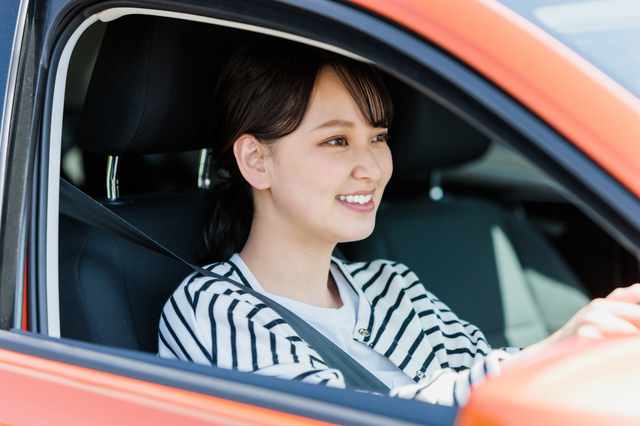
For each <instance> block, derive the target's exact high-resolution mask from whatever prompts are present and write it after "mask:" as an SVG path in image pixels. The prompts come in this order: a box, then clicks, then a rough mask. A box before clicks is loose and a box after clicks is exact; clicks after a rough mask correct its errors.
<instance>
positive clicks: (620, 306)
mask: <svg viewBox="0 0 640 426" xmlns="http://www.w3.org/2000/svg"><path fill="white" fill-rule="evenodd" d="M594 312H609V313H610V314H612V315H614V316H616V317H618V318H621V319H623V320H625V321H628V322H629V323H631V324H633V325H634V326H635V327H637V328H640V305H638V304H635V303H627V302H621V301H616V300H610V299H595V300H592V301H591V303H589V305H588V306H587V308H586V313H585V315H587V316H588V315H592V314H593V313H594Z"/></svg>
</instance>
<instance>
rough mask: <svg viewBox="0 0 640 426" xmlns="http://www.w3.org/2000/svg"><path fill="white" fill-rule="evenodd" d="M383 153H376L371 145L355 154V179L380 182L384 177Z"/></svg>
mask: <svg viewBox="0 0 640 426" xmlns="http://www.w3.org/2000/svg"><path fill="white" fill-rule="evenodd" d="M380 154H381V153H378V152H376V148H373V147H372V146H371V145H370V144H366V146H363V147H361V148H360V149H358V150H357V151H356V152H355V167H354V168H353V173H352V174H353V177H354V178H356V179H366V180H370V181H373V182H375V181H378V180H380V178H381V177H382V174H383V170H382V165H381V160H382V159H381V158H378V157H379V156H380Z"/></svg>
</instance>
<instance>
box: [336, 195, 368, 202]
mask: <svg viewBox="0 0 640 426" xmlns="http://www.w3.org/2000/svg"><path fill="white" fill-rule="evenodd" d="M336 198H338V199H340V200H342V201H346V202H347V203H353V204H367V203H368V202H369V201H371V194H369V195H338V196H337V197H336Z"/></svg>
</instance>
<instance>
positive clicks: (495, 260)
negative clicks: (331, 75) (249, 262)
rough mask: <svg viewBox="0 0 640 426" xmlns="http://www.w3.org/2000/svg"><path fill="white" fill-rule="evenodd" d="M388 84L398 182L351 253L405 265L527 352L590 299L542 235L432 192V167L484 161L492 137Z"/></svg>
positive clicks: (492, 335) (502, 213)
mask: <svg viewBox="0 0 640 426" xmlns="http://www.w3.org/2000/svg"><path fill="white" fill-rule="evenodd" d="M388 87H389V90H390V92H391V94H392V97H393V98H394V106H395V108H396V112H395V114H394V124H393V126H392V128H391V131H390V134H391V150H392V153H393V157H394V178H393V179H392V182H391V183H390V186H389V191H390V193H389V194H387V195H388V196H387V195H385V200H383V203H382V204H381V206H380V209H379V212H378V217H377V223H376V228H375V231H374V232H373V234H372V235H371V236H370V237H369V238H367V239H365V240H363V241H360V242H356V243H351V244H346V245H343V246H342V250H343V252H344V254H345V255H346V256H347V258H348V259H350V260H358V261H360V260H371V259H377V258H386V259H392V260H395V261H399V262H402V263H405V264H406V265H408V266H409V267H410V268H411V269H413V270H414V271H415V272H416V274H417V275H418V277H420V278H421V280H422V282H423V283H424V285H425V287H426V288H427V289H428V290H429V291H431V292H432V293H434V294H435V295H436V296H437V297H439V298H440V299H441V300H442V301H444V302H445V303H446V304H448V305H449V307H450V308H451V309H452V310H453V311H454V312H455V313H456V314H457V315H458V316H459V317H461V318H463V319H465V320H467V321H469V322H471V323H473V324H475V325H477V326H478V327H480V329H481V330H483V332H484V333H485V335H486V336H487V339H488V341H489V343H491V344H492V345H493V346H496V347H500V346H505V345H510V346H516V347H524V346H527V345H529V344H531V343H534V342H536V341H538V340H541V339H542V338H544V337H546V336H548V335H549V334H550V333H551V332H553V331H555V330H557V329H558V328H559V327H560V326H561V325H562V324H564V323H565V322H566V321H567V320H568V319H569V318H570V317H571V316H572V315H573V314H574V313H575V312H576V311H578V310H579V309H580V308H581V307H583V306H584V305H586V304H587V303H588V301H589V298H588V297H587V296H586V291H585V289H584V287H583V286H582V284H581V283H580V282H579V280H578V279H577V277H576V276H575V275H574V273H572V271H571V270H570V268H569V267H568V266H567V264H566V263H565V262H564V261H563V260H562V258H561V256H560V255H559V254H558V252H557V251H556V250H555V249H554V248H553V247H552V246H551V244H550V243H549V242H547V240H546V239H545V237H544V236H543V235H542V234H541V233H540V232H539V231H537V230H536V229H534V228H533V227H531V226H529V225H527V224H525V223H523V222H521V221H519V220H518V219H516V217H515V215H514V214H513V213H512V212H510V211H508V210H506V209H505V208H503V207H501V206H499V205H497V204H494V203H491V202H488V201H483V200H481V199H476V198H461V197H453V196H449V197H447V196H445V197H443V198H442V199H441V200H439V201H434V200H433V199H432V197H430V195H429V191H428V189H429V188H431V187H435V185H434V183H433V182H431V183H430V178H431V177H432V176H434V174H433V173H432V171H433V170H434V169H438V170H441V169H442V168H446V167H449V166H457V165H460V164H463V163H466V162H468V161H471V160H473V159H477V158H479V157H481V156H482V154H483V153H484V152H485V151H486V150H487V147H488V146H489V144H490V143H491V141H490V140H489V139H488V138H487V137H485V136H484V135H482V134H481V133H479V132H478V131H477V130H475V129H474V128H473V127H471V126H470V125H468V124H467V123H465V122H464V121H463V120H461V119H460V118H458V117H457V116H455V115H454V114H453V113H451V112H449V111H448V110H445V109H444V108H442V107H441V106H440V105H439V104H437V103H436V102H434V101H432V100H430V99H429V98H427V97H426V96H424V95H421V94H419V93H418V92H417V91H415V90H413V89H411V88H409V87H408V86H406V85H404V84H402V83H399V82H394V81H390V82H389V83H388ZM435 188H436V189H438V188H437V187H435ZM425 189H426V190H425ZM437 195H440V194H437ZM435 198H438V197H435Z"/></svg>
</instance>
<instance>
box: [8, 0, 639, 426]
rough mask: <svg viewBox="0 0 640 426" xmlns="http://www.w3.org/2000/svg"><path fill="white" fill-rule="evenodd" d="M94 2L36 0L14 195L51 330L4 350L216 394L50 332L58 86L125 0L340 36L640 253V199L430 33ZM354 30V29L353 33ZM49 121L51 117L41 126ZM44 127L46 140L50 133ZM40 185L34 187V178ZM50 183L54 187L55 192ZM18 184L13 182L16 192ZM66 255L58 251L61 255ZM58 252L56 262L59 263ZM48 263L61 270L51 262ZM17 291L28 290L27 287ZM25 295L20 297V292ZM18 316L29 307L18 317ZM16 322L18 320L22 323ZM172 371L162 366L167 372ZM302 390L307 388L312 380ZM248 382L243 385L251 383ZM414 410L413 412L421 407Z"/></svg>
mask: <svg viewBox="0 0 640 426" xmlns="http://www.w3.org/2000/svg"><path fill="white" fill-rule="evenodd" d="M85 3H87V2H85ZM85 3H81V2H75V6H73V2H71V1H69V2H67V3H66V5H69V6H68V7H66V8H64V7H63V8H62V9H58V12H57V14H56V12H51V14H49V15H46V14H45V16H44V17H41V18H37V17H36V16H35V13H34V10H35V9H37V7H38V6H39V5H42V4H44V3H43V2H41V1H37V0H36V1H34V2H33V5H34V8H35V9H34V10H31V13H32V15H31V20H32V21H31V23H32V24H33V25H34V27H33V28H31V30H30V31H32V32H31V33H30V36H31V37H33V39H34V40H35V44H34V45H33V46H31V47H30V49H32V50H30V53H31V54H33V55H35V56H37V55H38V54H40V55H41V56H40V57H39V59H40V61H39V63H42V64H45V65H46V66H43V68H37V67H35V66H32V67H31V68H29V67H27V68H25V70H27V71H29V72H32V73H33V75H34V76H37V78H35V79H34V80H35V82H36V83H37V82H39V83H40V84H35V83H34V84H33V85H32V86H29V83H28V82H27V81H26V80H27V77H28V76H27V77H25V74H23V76H22V88H24V89H29V90H30V92H29V93H31V96H32V98H29V99H32V104H29V103H28V102H27V103H24V102H26V101H23V103H22V104H21V105H20V107H19V109H18V112H20V113H22V114H28V116H29V117H33V121H29V122H27V121H24V123H25V125H26V124H28V127H27V130H28V131H26V130H23V131H22V132H21V133H20V132H16V135H14V138H13V141H12V143H13V144H14V145H17V144H19V142H21V141H26V144H25V146H24V148H23V149H24V150H25V151H26V152H27V155H26V158H27V159H26V160H22V161H23V163H19V162H18V161H13V162H11V163H10V165H11V167H12V168H13V167H15V166H16V165H19V164H23V165H24V167H25V169H24V170H33V171H34V173H33V174H31V176H30V179H31V180H30V181H27V183H25V184H23V186H16V187H15V189H14V190H12V191H13V192H12V197H13V198H12V199H13V200H16V201H19V202H22V203H23V207H24V211H23V213H22V214H23V216H20V217H21V218H23V219H24V220H23V222H24V223H21V224H20V228H19V229H20V230H21V232H23V234H24V239H25V241H26V239H27V237H26V235H27V230H28V231H29V232H28V235H29V244H30V247H31V248H32V250H31V253H30V254H29V260H30V262H29V266H30V267H31V266H33V267H32V268H30V269H29V274H28V279H29V280H30V281H29V288H30V289H33V290H34V291H32V292H30V294H31V296H30V297H31V301H32V302H33V303H32V306H34V307H36V306H37V314H38V316H36V317H34V318H36V319H35V321H37V323H38V326H34V327H33V328H32V330H33V331H37V332H39V333H42V335H34V334H24V333H16V332H11V333H8V332H4V331H3V332H0V347H2V348H5V349H10V350H14V351H16V352H20V353H25V354H32V355H35V356H39V357H43V358H47V359H57V360H60V361H62V362H65V363H67V364H72V365H77V366H84V367H87V368H91V369H96V370H100V371H114V370H111V369H113V368H115V367H114V365H116V364H117V363H119V362H124V363H125V364H127V362H129V361H131V362H134V361H135V362H139V361H141V362H142V363H137V364H135V362H134V364H135V365H136V367H130V366H131V365H133V364H130V363H129V364H127V366H128V367H127V368H129V369H128V370H127V368H124V367H123V368H122V369H120V370H115V371H116V374H119V375H123V376H125V377H132V378H141V379H143V380H146V381H150V382H153V383H158V384H162V385H167V386H173V387H178V388H181V389H185V390H193V391H196V392H201V393H205V394H206V392H204V391H203V390H202V389H201V388H198V386H200V384H199V383H197V382H198V380H196V379H193V380H191V379H184V380H183V381H182V382H180V383H178V382H176V381H172V380H173V379H169V378H168V376H171V377H175V376H176V375H180V374H182V373H183V372H186V371H193V372H195V374H196V376H197V377H201V376H207V377H210V376H212V374H206V373H205V372H204V370H202V368H201V367H200V366H193V365H189V364H186V365H182V364H176V365H166V363H165V361H166V360H160V359H157V358H155V357H152V356H151V355H148V354H138V353H131V351H124V350H119V349H113V348H105V347H100V346H98V345H92V344H88V343H81V342H73V341H68V340H65V339H60V340H58V339H55V340H53V339H51V338H49V337H46V336H47V335H53V336H55V335H56V333H55V329H54V328H50V324H51V322H50V321H45V320H44V319H45V318H48V317H49V316H51V315H54V314H55V312H54V311H52V310H51V309H47V308H46V307H47V306H52V305H51V304H52V303H55V302H53V300H54V299H53V298H52V297H51V296H52V294H51V293H52V292H55V288H57V285H55V286H54V282H53V281H55V280H54V279H53V278H51V277H52V276H55V275H56V274H55V273H54V272H53V270H54V269H52V268H55V271H57V208H56V203H57V201H56V200H57V197H58V192H57V180H56V179H51V176H53V175H54V174H55V173H53V172H54V171H55V170H54V169H53V167H52V164H54V163H55V159H56V157H55V155H53V154H52V153H51V151H50V148H51V144H50V143H51V140H52V139H51V135H52V132H53V131H54V130H55V131H57V130H56V128H55V126H56V124H54V123H53V121H55V117H53V116H52V112H53V111H54V105H56V102H59V101H57V100H56V99H54V97H55V96H56V94H59V93H60V92H59V90H60V85H59V84H56V83H55V79H56V75H58V73H61V72H62V71H64V68H63V67H61V64H62V58H63V57H65V55H66V54H65V53H64V49H65V47H67V46H68V45H69V41H70V40H71V38H72V37H73V34H74V33H75V32H76V31H77V29H78V28H79V27H80V26H81V25H83V22H86V19H87V17H89V16H91V15H93V14H95V13H97V12H100V11H102V10H104V9H105V8H110V7H113V6H114V5H118V6H135V7H143V8H148V9H150V10H160V9H164V10H167V11H170V12H176V13H191V14H197V15H202V16H207V17H209V18H215V19H225V20H231V21H235V22H240V23H242V24H246V25H258V26H261V27H264V28H268V29H269V30H275V31H284V32H287V33H290V34H293V35H295V36H296V37H303V38H310V39H313V40H316V41H318V42H321V43H328V44H330V45H333V46H337V47H338V48H341V49H345V50H348V51H351V52H353V53H355V54H357V55H360V56H363V57H366V58H369V59H371V60H373V61H374V62H376V63H377V64H378V65H379V66H380V68H381V69H382V70H384V71H386V72H388V73H389V74H391V75H393V76H395V77H397V78H399V79H400V80H402V81H404V82H405V83H407V84H409V85H411V86H412V87H414V88H415V89H417V90H419V91H420V92H422V93H424V94H426V95H428V96H430V97H431V98H433V99H435V100H436V101H438V102H440V103H441V104H442V105H444V106H445V107H447V108H449V109H450V110H452V111H453V112H455V113H456V114H458V115H459V116H460V117H462V118H463V119H465V120H466V121H468V122H470V123H471V124H473V125H474V126H475V127H476V128H478V129H479V130H481V131H482V132H484V133H485V134H487V135H489V136H490V137H492V139H494V140H497V141H500V142H501V143H503V144H505V145H507V146H509V147H511V148H512V149H514V150H515V151H516V152H518V153H520V154H522V155H523V156H525V157H526V158H528V159H529V160H530V161H531V162H533V163H534V164H536V165H537V166H538V167H539V168H541V169H542V170H543V171H545V172H546V173H547V174H548V175H550V176H551V177H553V178H554V179H556V180H558V181H559V182H561V183H562V184H563V185H564V186H565V188H567V189H569V190H570V191H571V192H572V193H573V194H574V196H575V197H576V200H577V202H578V203H581V204H582V205H583V207H584V208H585V209H586V210H587V211H588V212H589V213H590V215H592V217H593V218H594V219H595V221H596V222H598V223H599V224H600V225H601V226H604V227H605V228H606V229H607V230H608V231H609V232H610V233H611V234H612V235H613V236H614V238H615V239H617V240H618V241H620V242H622V243H623V244H624V245H625V246H626V247H627V248H629V249H631V250H632V251H633V252H635V253H637V252H638V247H640V214H638V213H639V212H640V201H639V200H638V199H637V198H636V197H635V196H634V195H633V194H631V193H630V192H629V191H628V190H626V189H625V188H624V187H623V186H622V185H621V184H620V183H618V182H617V181H615V179H613V178H612V177H611V176H610V175H609V174H607V173H606V172H605V171H604V170H603V169H602V168H600V167H599V166H598V165H597V164H595V163H594V162H593V161H591V160H590V159H589V158H587V157H586V156H585V155H584V154H583V153H581V152H580V151H579V150H578V149H577V148H575V147H574V146H573V145H572V144H571V143H570V142H569V141H567V140H566V139H564V138H563V137H562V136H561V135H559V134H558V133H557V132H555V131H554V130H553V129H552V128H550V127H549V126H548V125H547V124H545V123H544V122H542V121H541V120H540V119H538V118H537V117H536V116H535V115H534V114H533V113H531V112H530V111H529V110H527V109H526V108H525V107H523V106H522V105H521V104H520V103H518V102H517V101H516V100H514V99H513V98H512V97H510V96H509V95H508V94H506V93H505V92H503V91H502V90H501V89H500V88H498V87H497V86H495V85H494V84H492V83H491V82H489V81H488V80H486V79H485V78H483V77H482V76H481V75H479V74H478V73H476V72H475V71H474V70H473V69H470V68H469V67H467V66H466V65H465V64H463V63H461V62H459V61H458V60H457V59H456V58H454V57H452V56H450V55H448V54H447V53H446V52H444V51H442V50H441V49H439V48H438V47H437V46H434V45H433V44H431V43H430V42H429V41H427V40H425V39H424V38H422V37H421V36H418V35H416V34H415V33H411V32H409V31H407V30H405V29H403V28H401V27H399V26H397V25H395V24H394V23H393V22H390V21H388V20H386V19H385V18H384V17H381V16H379V15H376V14H374V13H372V12H369V11H366V10H363V9H361V8H358V7H356V6H349V5H347V4H344V3H339V2H333V1H329V0H319V1H301V2H297V1H296V2H294V1H293V0H281V1H274V2H272V3H270V4H267V3H265V2H263V1H258V0H255V1H254V0H246V1H228V2H224V3H223V2H216V3H215V4H216V6H215V7H214V6H211V5H210V4H211V3H214V2H210V1H207V0H184V1H181V2H175V3H172V4H170V5H169V4H167V3H164V2H162V3H160V2H156V1H150V0H139V1H118V2H109V3H107V2H100V3H97V4H95V3H94V4H92V5H91V6H89V7H86V8H85ZM267 12H268V13H267ZM38 19H39V20H38ZM310 20H313V21H312V22H314V23H317V22H320V24H319V25H308V22H310ZM305 24H306V25H305ZM327 29H334V30H337V31H335V35H334V34H333V33H332V32H331V31H328V32H327ZM345 33H346V34H348V35H349V36H345V35H344V34H345ZM38 49H41V50H38ZM69 53H70V52H69ZM36 69H37V71H36ZM59 75H62V74H59ZM56 90H58V92H56ZM27 100H28V99H27ZM40 111H42V112H40ZM18 112H16V114H17V113H18ZM38 117H41V120H42V121H41V122H40V118H38ZM23 120H26V119H23ZM60 120H61V119H60ZM60 124H61V121H60ZM60 131H61V130H60ZM38 134H40V135H41V137H38V136H37V135H38ZM58 148H59V147H58ZM36 161H37V164H39V166H40V170H41V172H40V174H39V176H38V175H36V172H35V170H36V169H37V167H33V164H36ZM57 164H59V161H58V162H57ZM54 167H55V166H54ZM11 173H12V175H13V176H19V175H17V174H15V173H16V172H15V171H12V172H11ZM58 175H59V172H58ZM29 182H31V183H33V185H29V184H28V183H29ZM14 185H17V184H14ZM43 188H48V189H47V190H46V191H43V190H42V189H43ZM6 190H7V188H5V191H6ZM29 203H31V205H32V206H33V209H32V210H31V212H32V217H31V219H32V221H31V224H30V225H29V224H28V223H27V221H26V219H25V218H26V216H27V215H26V211H27V205H28V204H29ZM15 211H16V209H13V210H8V209H5V212H6V214H9V213H12V212H15ZM52 212H54V213H55V214H52ZM54 216H56V217H54ZM2 244H3V249H5V250H6V249H13V250H15V248H16V241H15V240H13V239H7V238H4V239H3V240H2ZM25 244H26V243H24V244H17V246H18V248H19V252H23V253H25V250H26V247H25ZM54 252H55V255H56V257H55V258H52V257H51V256H52V255H53V254H54ZM47 256H49V257H48V258H47ZM45 259H47V260H45ZM47 264H49V265H54V266H53V267H51V266H47ZM23 265H24V263H23V262H20V261H17V262H16V263H15V264H14V265H12V270H13V272H14V274H15V276H20V272H19V271H20V270H21V268H22V266H23ZM14 283H15V281H14V282H13V283H9V282H8V281H7V280H6V279H3V281H2V283H1V284H2V288H3V289H5V288H7V286H9V285H15V284H14ZM56 284H57V281H56ZM14 288H16V289H19V287H14ZM17 295H18V296H19V295H20V292H19V291H18V292H17ZM47 295H48V296H47ZM20 302H22V299H21V298H20V297H16V306H18V305H19V304H20ZM17 312H18V310H16V311H15V312H14V313H17ZM34 314H35V313H34ZM32 322H33V320H32ZM15 324H16V321H14V325H15ZM78 348H81V350H80V349H78ZM83 351H84V352H83ZM79 353H81V354H79ZM97 355H103V356H97ZM91 357H95V358H96V360H95V361H93V362H89V360H90V359H91ZM110 357H111V358H110ZM107 358H108V359H107ZM152 358H153V359H152ZM116 361H117V362H116ZM206 368H209V367H206ZM160 370H162V372H160V373H158V371H160ZM201 370H202V371H201ZM154 371H155V372H156V373H157V376H153V374H156V373H154ZM214 371H215V374H216V375H218V374H219V375H224V374H227V373H228V374H229V375H230V376H229V377H231V378H232V380H233V381H234V382H235V383H243V384H246V386H257V387H258V388H262V389H264V388H268V389H276V388H278V389H279V388H280V386H279V385H281V384H283V383H284V384H287V385H286V386H285V385H283V386H284V387H288V382H284V381H282V383H279V382H278V383H276V382H277V379H268V378H267V380H264V379H265V378H262V377H259V376H254V375H242V374H241V373H237V372H225V371H224V370H218V369H215V370H214ZM241 376H242V377H241ZM245 376H248V377H250V378H247V377H245ZM154 377H155V378H154ZM190 377H192V376H190ZM216 377H217V376H216ZM225 377H226V376H225ZM210 380H213V379H210ZM214 381H215V380H214ZM212 383H213V382H212ZM300 385H303V386H302V387H300ZM243 386H244V385H243ZM243 386H241V387H240V389H244V388H243ZM306 386H309V385H304V384H297V383H296V384H293V386H292V387H293V388H294V391H295V392H294V391H291V390H282V389H280V390H281V391H282V392H285V393H286V394H288V396H287V398H290V397H291V393H296V394H298V395H305V396H309V397H313V398H318V399H320V398H319V396H321V395H324V393H327V395H329V396H327V397H326V398H328V399H329V400H330V401H332V402H331V403H333V404H338V405H342V406H343V408H344V407H351V408H354V409H356V410H364V408H363V407H364V406H369V409H368V411H369V412H372V411H375V412H376V413H378V415H381V416H382V415H384V413H385V410H390V409H393V407H395V408H396V409H397V408H400V407H401V406H402V404H404V403H405V402H407V401H393V402H390V403H389V404H391V405H390V406H391V408H389V407H390V406H389V405H388V404H384V403H379V404H376V405H378V406H379V407H378V411H376V410H372V409H371V406H370V403H371V400H370V398H373V396H370V395H359V394H357V393H353V394H355V395H358V396H357V397H356V396H353V398H355V399H353V398H346V399H345V400H342V399H341V397H336V396H335V395H342V394H333V392H334V391H335V390H330V389H329V390H327V389H313V390H309V389H307V388H306ZM216 389H217V388H216ZM211 392H213V391H211ZM215 392H218V390H216V391H215ZM241 393H243V395H235V396H234V395H229V396H228V398H229V399H231V400H240V399H242V400H249V401H250V402H251V403H255V404H256V405H260V404H264V405H263V406H267V407H269V408H273V405H270V404H275V403H274V402H273V401H272V400H268V399H260V397H255V398H254V397H251V398H254V399H251V398H248V399H243V398H245V397H246V396H245V395H244V392H241ZM216 395H218V394H216ZM283 399H284V398H283ZM351 399H353V400H351ZM350 400H351V402H350ZM355 400H358V401H360V400H362V401H363V402H362V401H361V402H358V404H361V405H358V404H356V403H355V402H353V401H355ZM389 400H391V399H389ZM376 401H379V400H376ZM281 402H282V401H281ZM339 403H341V404H339ZM409 404H411V402H409ZM338 405H336V406H338ZM355 407H359V408H355ZM298 408H299V407H298ZM276 409H280V408H276ZM281 409H282V411H286V412H292V411H295V410H297V408H296V407H293V408H292V407H291V406H282V407H281ZM345 410H347V408H345ZM338 411H339V410H338ZM405 411H406V412H410V411H411V410H410V409H407V410H405ZM387 413H388V411H387ZM447 413H448V414H447V415H448V416H451V411H450V410H449V411H448V412H447ZM304 415H309V416H311V417H313V418H321V415H320V414H319V413H318V412H317V411H313V412H305V413H304ZM318 416H320V417H318ZM336 416H337V417H336V418H337V419H343V420H342V421H344V419H346V418H347V417H348V416H349V415H348V414H341V413H338V414H336ZM341 416H345V417H341ZM331 421H333V420H331ZM362 424H365V423H362ZM368 424H371V423H370V422H369V423H368ZM443 424H446V423H443Z"/></svg>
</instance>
